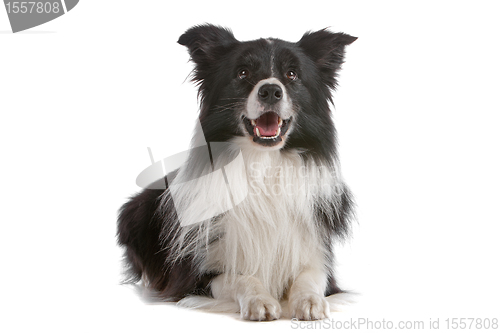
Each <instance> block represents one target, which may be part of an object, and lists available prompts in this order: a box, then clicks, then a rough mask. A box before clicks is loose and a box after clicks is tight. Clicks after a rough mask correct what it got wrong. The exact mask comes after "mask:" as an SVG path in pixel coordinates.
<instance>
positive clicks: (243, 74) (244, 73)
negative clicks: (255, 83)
mask: <svg viewBox="0 0 500 333" xmlns="http://www.w3.org/2000/svg"><path fill="white" fill-rule="evenodd" d="M249 74H250V73H249V72H248V70H246V69H242V70H241V71H240V72H239V73H238V78H239V79H241V80H243V79H246V78H247V77H248V75H249Z"/></svg>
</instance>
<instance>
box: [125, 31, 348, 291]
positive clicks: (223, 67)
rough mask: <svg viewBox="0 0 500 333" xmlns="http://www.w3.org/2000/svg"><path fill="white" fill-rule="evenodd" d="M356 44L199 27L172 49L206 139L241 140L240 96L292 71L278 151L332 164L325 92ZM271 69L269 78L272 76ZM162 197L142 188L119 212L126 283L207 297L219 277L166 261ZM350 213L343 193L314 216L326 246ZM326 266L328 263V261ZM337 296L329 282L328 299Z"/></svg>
mask: <svg viewBox="0 0 500 333" xmlns="http://www.w3.org/2000/svg"><path fill="white" fill-rule="evenodd" d="M354 40H356V38H355V37H352V36H349V35H346V34H343V33H331V32H329V31H327V30H320V31H317V32H313V33H306V34H305V35H304V36H303V37H302V38H301V40H300V41H299V42H297V43H290V42H286V41H282V40H279V39H272V43H269V42H267V41H266V40H264V39H259V40H254V41H249V42H240V41H238V40H236V38H235V37H234V36H233V34H232V32H231V31H229V30H227V29H224V28H221V27H217V26H213V25H201V26H197V27H193V28H191V29H189V30H188V31H187V32H186V33H184V34H183V35H182V36H181V37H180V38H179V40H178V43H179V44H181V45H184V46H186V47H187V48H188V50H189V54H190V56H191V59H192V61H193V62H194V63H195V69H194V71H193V74H192V75H193V81H194V82H196V83H197V84H198V85H199V96H200V101H201V108H200V122H201V125H202V128H203V132H204V134H205V139H206V141H207V142H224V141H228V140H230V139H231V138H234V137H235V136H243V135H245V133H243V132H242V131H241V128H240V126H239V124H240V122H241V119H240V118H239V117H238V116H236V115H237V114H238V112H235V110H241V108H243V107H244V100H245V97H246V96H248V95H249V94H250V92H251V91H252V89H253V86H254V85H255V84H256V83H257V82H259V81H260V80H262V79H265V78H268V77H270V76H272V74H274V75H275V76H276V75H277V78H278V79H280V80H283V81H286V78H284V77H283V76H284V75H285V74H284V73H285V72H286V70H288V69H293V70H294V71H295V72H297V73H298V79H297V80H295V81H293V82H289V83H288V84H287V86H286V87H287V92H288V94H289V95H290V97H291V99H292V101H293V103H294V105H293V107H294V109H295V110H296V111H297V112H296V114H297V119H294V120H293V121H294V123H295V124H296V126H295V128H294V130H293V132H292V133H291V134H290V135H289V137H288V138H287V140H286V144H285V146H284V147H283V148H282V149H283V150H290V149H300V150H301V151H302V155H303V158H304V159H309V158H312V159H315V160H318V161H322V162H323V163H325V162H328V161H331V160H332V159H333V158H334V157H335V155H336V139H335V128H334V124H333V122H332V119H331V114H330V107H329V103H331V102H332V95H331V90H332V89H335V87H336V84H337V81H336V76H337V73H338V70H339V69H340V67H341V65H342V63H343V59H344V48H345V46H346V45H348V44H350V43H352V42H353V41H354ZM271 62H274V64H271ZM271 65H272V66H271ZM271 67H273V68H275V73H271V71H270V68H271ZM241 69H248V70H249V72H250V73H251V74H250V76H249V77H248V78H247V79H245V80H235V77H236V76H237V73H238V72H239V71H240V70H241ZM162 193H163V190H150V189H146V190H144V191H143V192H141V193H139V194H137V195H136V196H134V197H132V198H131V199H130V200H129V201H128V202H127V203H126V204H125V205H124V206H123V207H122V208H121V210H120V213H119V217H118V242H119V244H120V245H122V246H124V247H125V256H126V262H127V264H128V266H129V278H130V280H131V281H138V280H139V279H141V277H142V276H143V274H145V275H146V276H148V279H149V282H150V285H151V287H153V288H154V289H156V290H158V291H159V292H160V293H161V295H162V296H164V297H167V298H169V299H173V300H177V299H180V298H182V297H183V296H185V295H188V294H208V293H209V287H208V286H209V282H210V280H211V279H212V278H213V277H214V276H216V275H217V274H219V273H221V272H200V271H199V269H198V268H197V267H195V266H194V264H193V260H191V259H192V258H190V257H185V258H181V259H179V260H176V261H172V260H171V259H170V255H171V253H170V250H171V246H172V241H173V239H172V237H173V236H172V235H173V234H175V232H173V231H175V229H176V228H179V221H178V219H177V216H176V215H175V209H174V208H173V207H166V208H165V207H162V208H163V209H159V198H160V196H161V195H162ZM351 211H352V199H351V197H350V194H349V191H348V190H347V188H346V189H345V192H344V195H343V197H342V202H341V205H340V208H339V209H337V214H335V216H328V215H327V214H326V213H325V212H323V211H321V210H319V209H318V210H317V212H316V214H317V218H318V222H319V223H320V224H321V228H323V229H324V232H325V242H326V243H327V246H328V248H331V240H332V237H334V236H335V235H336V236H338V237H345V236H346V235H347V234H348V230H349V218H350V215H351ZM329 260H333V255H332V257H331V258H329ZM340 291H341V290H340V288H339V287H338V286H337V284H336V281H335V279H334V277H333V275H332V276H330V278H329V287H328V290H327V291H326V295H330V294H333V293H337V292H340Z"/></svg>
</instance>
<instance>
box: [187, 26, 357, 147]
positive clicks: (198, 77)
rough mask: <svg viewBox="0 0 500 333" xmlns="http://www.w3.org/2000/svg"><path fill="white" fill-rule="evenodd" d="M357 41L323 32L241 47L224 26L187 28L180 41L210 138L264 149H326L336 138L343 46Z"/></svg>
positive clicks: (262, 40) (251, 43) (249, 43)
mask: <svg viewBox="0 0 500 333" xmlns="http://www.w3.org/2000/svg"><path fill="white" fill-rule="evenodd" d="M355 40H356V37H352V36H349V35H346V34H343V33H332V32H329V31H327V30H320V31H316V32H308V33H306V34H304V36H303V37H302V38H301V39H300V41H298V42H297V43H290V42H286V41H283V40H280V39H274V38H269V39H258V40H254V41H248V42H240V41H238V40H236V39H235V37H234V36H233V34H232V32H231V31H229V30H227V29H224V28H221V27H217V26H213V25H201V26H196V27H193V28H191V29H189V30H188V31H187V32H186V33H184V34H183V35H182V36H181V37H180V38H179V41H178V42H179V43H180V44H182V45H185V46H186V47H187V48H188V49H189V54H190V55H191V59H192V60H193V62H194V63H195V69H194V71H193V81H195V82H197V83H198V84H199V89H200V90H199V93H200V97H201V113H200V121H201V125H202V127H203V132H204V134H205V138H206V140H207V141H228V140H230V139H231V138H234V137H235V136H245V137H248V140H250V141H251V142H253V145H255V146H256V147H259V148H261V149H280V148H286V147H293V148H299V149H303V150H311V151H315V150H321V149H322V147H323V146H324V145H325V140H326V141H327V142H326V143H327V145H328V143H329V140H333V135H332V134H333V131H334V129H333V123H332V121H331V116H330V110H329V105H328V103H329V102H331V89H334V88H335V86H336V75H337V72H338V70H339V69H340V66H341V65H342V63H343V59H344V49H345V46H346V45H348V44H350V43H352V42H354V41H355ZM330 143H332V144H333V141H332V142H330ZM317 152H319V151H317Z"/></svg>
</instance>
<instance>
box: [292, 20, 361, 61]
mask: <svg viewBox="0 0 500 333" xmlns="http://www.w3.org/2000/svg"><path fill="white" fill-rule="evenodd" d="M356 39H358V37H353V36H350V35H347V34H344V33H342V32H338V33H333V32H329V31H327V30H326V29H323V30H319V31H316V32H307V33H305V34H304V36H302V38H301V39H300V41H299V42H298V43H297V44H298V45H299V46H300V47H301V48H302V49H303V50H304V52H305V53H306V54H307V55H308V56H310V57H311V58H312V59H313V60H314V61H315V62H316V64H317V65H318V66H319V67H320V68H324V69H332V70H334V71H335V70H336V69H338V68H340V66H341V65H342V63H343V62H344V53H345V46H346V45H349V44H351V43H352V42H354V41H355V40H356Z"/></svg>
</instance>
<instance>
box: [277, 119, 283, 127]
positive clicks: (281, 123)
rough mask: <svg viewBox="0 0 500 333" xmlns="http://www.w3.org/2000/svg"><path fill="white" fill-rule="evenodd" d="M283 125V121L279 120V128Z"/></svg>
mask: <svg viewBox="0 0 500 333" xmlns="http://www.w3.org/2000/svg"><path fill="white" fill-rule="evenodd" d="M281 125H283V119H281V118H280V120H278V126H279V127H281Z"/></svg>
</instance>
